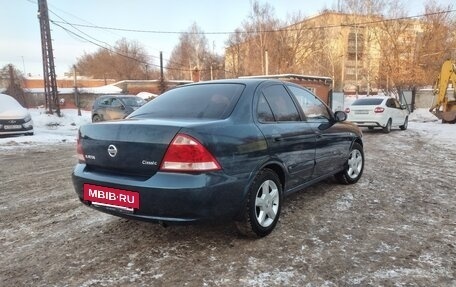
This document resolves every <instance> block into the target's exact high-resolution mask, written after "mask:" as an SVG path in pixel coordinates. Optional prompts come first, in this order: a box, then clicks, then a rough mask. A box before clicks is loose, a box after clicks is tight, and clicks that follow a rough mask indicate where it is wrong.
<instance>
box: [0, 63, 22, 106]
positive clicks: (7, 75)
mask: <svg viewBox="0 0 456 287" xmlns="http://www.w3.org/2000/svg"><path fill="white" fill-rule="evenodd" d="M23 86H24V75H23V74H22V72H21V71H20V70H18V69H17V68H16V67H14V65H12V64H8V65H5V66H3V68H1V69H0V87H3V88H5V91H4V93H5V94H7V95H10V96H12V97H13V98H15V99H16V100H17V101H18V102H19V103H21V105H23V106H24V107H27V101H26V97H25V93H24V89H23V88H22V87H23Z"/></svg>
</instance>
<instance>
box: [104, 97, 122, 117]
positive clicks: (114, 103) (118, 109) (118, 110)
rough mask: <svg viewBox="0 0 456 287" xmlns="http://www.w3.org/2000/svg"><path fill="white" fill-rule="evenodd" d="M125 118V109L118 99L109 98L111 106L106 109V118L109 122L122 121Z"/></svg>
mask: <svg viewBox="0 0 456 287" xmlns="http://www.w3.org/2000/svg"><path fill="white" fill-rule="evenodd" d="M124 117H125V107H124V105H123V104H122V102H121V101H120V100H119V99H118V98H115V97H114V98H111V104H110V105H109V107H108V108H107V118H108V119H109V120H117V119H123V118H124Z"/></svg>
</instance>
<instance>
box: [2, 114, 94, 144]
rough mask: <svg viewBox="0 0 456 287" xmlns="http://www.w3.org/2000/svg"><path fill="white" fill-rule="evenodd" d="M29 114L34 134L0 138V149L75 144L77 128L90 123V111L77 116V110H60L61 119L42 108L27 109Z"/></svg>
mask: <svg viewBox="0 0 456 287" xmlns="http://www.w3.org/2000/svg"><path fill="white" fill-rule="evenodd" d="M29 112H30V114H31V116H32V120H33V126H34V132H35V134H34V135H33V136H25V135H21V136H8V137H5V136H3V137H0V149H14V148H16V147H27V146H36V145H49V144H57V143H65V142H76V139H77V131H78V128H79V126H81V125H83V124H86V123H90V122H91V112H90V111H81V116H78V111H77V109H62V110H61V115H62V116H61V117H58V116H57V115H56V114H53V115H50V114H47V113H46V110H45V109H43V108H38V109H29Z"/></svg>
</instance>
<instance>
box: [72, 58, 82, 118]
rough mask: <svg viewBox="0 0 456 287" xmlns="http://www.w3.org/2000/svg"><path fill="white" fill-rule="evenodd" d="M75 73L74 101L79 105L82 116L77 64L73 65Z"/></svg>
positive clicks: (79, 114) (79, 113)
mask: <svg viewBox="0 0 456 287" xmlns="http://www.w3.org/2000/svg"><path fill="white" fill-rule="evenodd" d="M73 75H74V82H73V84H74V102H75V103H76V106H77V107H78V116H81V115H82V114H81V104H80V102H79V93H78V83H77V78H76V77H77V75H76V65H73Z"/></svg>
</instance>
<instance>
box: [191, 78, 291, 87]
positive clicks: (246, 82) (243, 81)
mask: <svg viewBox="0 0 456 287" xmlns="http://www.w3.org/2000/svg"><path fill="white" fill-rule="evenodd" d="M263 82H271V83H284V81H280V80H276V79H240V78H234V79H223V80H212V81H202V82H195V83H190V84H186V85H183V86H190V85H207V84H244V85H259V84H261V83H263ZM287 83H288V82H287Z"/></svg>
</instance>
